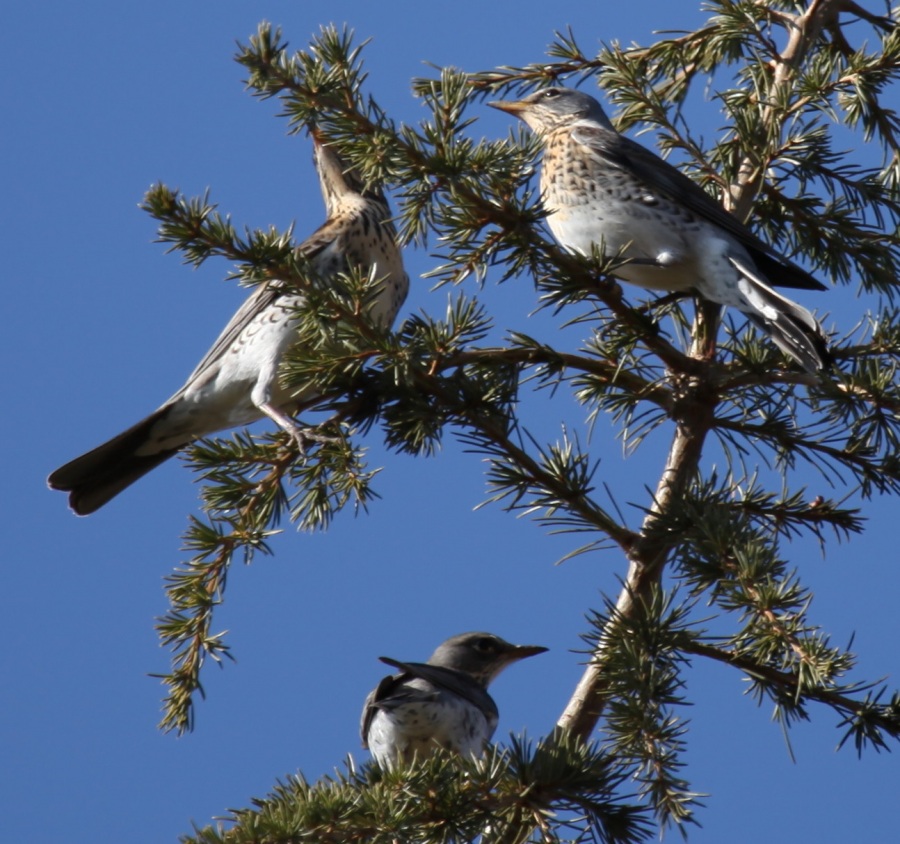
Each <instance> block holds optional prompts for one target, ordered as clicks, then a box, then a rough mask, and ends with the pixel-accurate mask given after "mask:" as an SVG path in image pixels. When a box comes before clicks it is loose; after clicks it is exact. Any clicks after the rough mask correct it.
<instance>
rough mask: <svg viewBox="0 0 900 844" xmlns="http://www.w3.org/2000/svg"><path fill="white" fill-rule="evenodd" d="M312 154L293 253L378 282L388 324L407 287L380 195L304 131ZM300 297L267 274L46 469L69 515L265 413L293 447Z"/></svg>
mask: <svg viewBox="0 0 900 844" xmlns="http://www.w3.org/2000/svg"><path fill="white" fill-rule="evenodd" d="M313 142H314V150H315V153H314V160H315V165H316V169H317V171H318V174H319V182H320V185H321V188H322V196H323V197H324V199H325V205H326V209H327V214H328V218H327V220H326V221H325V223H324V224H323V225H322V226H320V227H319V228H318V229H317V230H316V231H315V232H314V233H313V234H312V235H310V236H309V237H308V238H307V239H306V240H305V241H304V242H303V243H302V244H300V246H299V247H297V251H298V253H299V255H300V257H302V258H303V259H304V260H305V261H307V262H308V265H309V266H310V268H311V273H312V274H313V275H314V277H315V279H316V280H317V281H323V280H324V281H325V282H326V283H327V279H328V278H330V277H335V276H336V275H337V274H339V273H349V272H351V271H354V270H358V271H360V272H362V273H364V274H366V275H368V276H370V277H372V278H374V279H376V280H377V282H378V283H379V284H380V287H379V289H378V292H377V295H376V296H374V297H373V301H372V303H371V306H370V316H371V318H372V320H373V321H374V322H376V323H378V324H381V325H385V326H389V325H390V324H392V323H393V321H394V318H395V317H396V315H397V312H398V310H399V309H400V306H401V305H402V304H403V302H404V300H405V298H406V293H407V290H408V288H409V278H408V276H407V274H406V272H405V271H404V269H403V259H402V257H401V254H400V249H399V247H398V245H397V236H396V232H395V229H394V226H393V224H392V222H391V212H390V208H389V207H388V204H387V200H386V199H385V196H384V193H383V192H382V191H381V190H380V189H379V188H377V187H372V186H367V185H365V184H364V183H363V181H362V180H361V179H360V177H359V175H358V174H357V173H356V172H355V171H354V170H353V169H352V168H350V167H348V166H347V165H346V164H345V163H344V162H343V161H342V160H341V158H340V157H339V156H338V154H337V152H336V151H335V150H334V149H333V148H332V147H330V146H328V145H327V144H325V143H324V142H323V141H322V140H321V138H320V137H318V134H317V133H316V132H313ZM302 301H303V294H302V293H299V292H297V289H296V287H293V286H288V285H286V284H285V283H284V282H283V281H280V280H278V279H273V280H272V281H269V282H267V283H264V284H261V285H260V286H259V287H257V288H256V290H255V291H254V292H253V293H252V294H251V295H250V296H249V297H248V298H247V300H246V301H245V302H244V304H243V305H242V306H241V307H240V308H239V309H238V311H237V312H236V313H235V315H234V316H233V317H232V318H231V321H230V322H229V323H228V325H226V326H225V329H224V330H223V331H222V333H221V334H220V335H219V337H218V339H217V340H216V341H215V343H213V345H212V348H210V350H209V351H208V352H207V354H206V356H205V357H204V358H203V360H201V361H200V363H199V364H198V365H197V367H196V369H194V371H193V372H192V373H191V375H190V376H189V377H188V379H187V381H185V383H184V386H182V387H181V389H180V390H178V392H177V393H175V394H174V395H173V396H172V397H171V398H170V399H168V400H167V401H166V402H164V403H163V404H162V405H161V406H160V407H159V408H158V409H157V410H155V411H154V412H153V413H151V414H150V415H149V416H148V417H147V418H146V419H143V420H141V421H140V422H138V423H137V424H136V425H133V426H132V427H131V428H129V429H128V430H127V431H124V432H123V433H121V434H119V435H118V436H116V437H113V438H112V439H111V440H109V441H108V442H105V443H103V445H100V446H98V447H97V448H95V449H93V450H91V451H89V452H87V453H86V454H83V455H81V456H80V457H76V458H75V459H74V460H72V461H70V462H69V463H66V464H65V465H64V466H62V467H60V468H59V469H57V470H56V471H55V472H53V473H52V474H51V475H50V477H49V478H48V484H49V485H50V486H51V487H52V488H53V489H59V490H63V491H66V492H68V493H69V506H70V507H71V508H72V510H74V511H75V512H76V513H77V514H78V515H87V514H88V513H93V512H94V511H95V510H97V509H99V508H100V507H102V506H103V505H104V504H106V503H107V502H108V501H109V500H110V499H112V498H113V497H115V496H116V495H118V494H119V493H120V492H122V490H124V489H126V488H127V487H128V486H130V485H131V484H133V483H134V482H135V481H137V480H138V479H139V478H141V477H142V476H143V475H145V474H146V473H147V472H149V471H150V470H151V469H154V468H155V467H156V466H158V465H159V464H160V463H162V462H164V461H165V460H168V459H169V458H170V457H172V456H173V455H174V454H177V453H178V451H180V450H181V449H183V448H184V447H185V446H187V445H190V444H191V443H192V442H194V441H195V440H197V439H199V438H201V437H205V436H208V435H210V434H213V433H215V432H217V431H221V430H224V429H226V428H233V427H236V426H240V425H247V424H249V423H251V422H254V421H256V420H258V419H261V418H263V417H268V418H269V419H271V420H272V421H273V422H274V423H275V424H276V425H277V426H278V427H279V428H281V429H283V430H284V431H287V432H288V433H289V434H290V435H291V436H292V437H293V438H294V439H295V440H296V441H297V442H298V443H300V444H301V445H302V444H303V443H305V442H307V441H308V439H305V437H306V434H305V432H304V431H303V430H302V429H301V428H300V427H299V426H298V424H297V423H296V422H295V421H294V419H293V418H291V413H292V412H293V411H295V410H296V409H298V408H300V407H302V406H305V405H308V404H309V403H310V402H311V401H313V400H314V399H315V398H316V395H315V392H314V391H312V390H310V391H306V392H304V391H302V390H301V391H299V393H298V392H291V393H289V392H288V391H287V390H285V388H284V387H283V386H282V384H281V383H280V381H279V364H280V363H281V360H282V358H283V356H284V354H285V352H286V351H287V350H288V349H290V348H291V347H292V346H294V345H295V344H296V342H297V339H298V336H297V324H296V319H295V316H294V315H295V312H296V308H297V307H298V306H299V305H300V304H301V303H302Z"/></svg>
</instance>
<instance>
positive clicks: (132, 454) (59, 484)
mask: <svg viewBox="0 0 900 844" xmlns="http://www.w3.org/2000/svg"><path fill="white" fill-rule="evenodd" d="M167 412H168V408H166V407H162V408H160V409H159V410H157V411H156V412H155V413H152V414H151V415H150V416H148V417H147V418H146V419H143V420H141V421H140V422H138V423H137V424H136V425H132V427H130V428H129V429H128V430H127V431H123V432H122V433H121V434H119V435H118V436H116V437H113V438H112V439H111V440H109V441H108V442H105V443H103V445H100V446H97V448H95V449H92V450H91V451H89V452H87V453H86V454H82V455H81V456H80V457H76V458H75V459H74V460H71V461H69V462H68V463H66V464H65V466H60V468H59V469H57V470H56V471H55V472H53V474H51V475H50V477H49V478H47V483H48V484H49V486H50V487H51V488H52V489H59V490H63V491H65V492H68V493H69V506H70V507H71V508H72V510H73V511H74V512H75V513H77V514H78V515H79V516H87V515H88V514H89V513H93V512H94V511H95V510H99V509H100V508H101V507H102V506H103V505H104V504H106V503H107V502H108V501H109V500H110V499H112V498H114V497H115V496H117V495H118V494H119V493H120V492H122V490H124V489H126V488H127V487H129V486H131V484H133V483H134V482H135V481H136V480H138V479H139V478H142V477H143V476H144V475H146V474H147V472H149V471H150V470H151V469H155V468H156V467H157V466H159V464H160V463H163V462H164V461H166V460H168V459H169V458H170V457H172V455H174V454H176V453H177V452H178V450H179V449H178V448H169V449H165V450H163V451H159V452H156V453H153V454H137V453H136V452H137V451H138V450H139V449H140V448H141V446H143V445H144V444H145V443H146V442H147V441H148V440H149V439H150V434H151V431H152V430H153V428H154V426H155V425H156V424H157V423H158V422H159V421H160V420H161V419H163V418H164V417H165V415H166V413H167ZM185 444H186V443H185Z"/></svg>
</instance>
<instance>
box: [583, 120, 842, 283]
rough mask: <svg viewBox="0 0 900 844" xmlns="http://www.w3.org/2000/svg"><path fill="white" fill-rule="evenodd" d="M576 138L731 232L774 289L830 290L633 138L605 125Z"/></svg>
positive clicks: (589, 128) (653, 187) (614, 164)
mask: <svg viewBox="0 0 900 844" xmlns="http://www.w3.org/2000/svg"><path fill="white" fill-rule="evenodd" d="M572 137H573V139H574V140H575V141H577V142H578V143H580V144H582V145H584V146H586V147H587V148H588V149H590V150H591V151H592V152H593V153H595V154H597V155H599V156H600V157H602V158H603V159H604V161H605V162H607V163H608V164H612V165H613V166H614V167H618V168H619V169H622V170H627V171H629V172H631V173H633V174H634V175H635V176H637V177H638V178H639V179H640V180H641V181H642V182H644V184H646V185H647V187H648V188H650V189H651V190H653V191H660V192H661V193H664V194H666V195H668V196H670V197H672V199H674V200H675V201H676V202H678V203H680V204H681V205H684V206H685V207H686V208H688V209H690V210H691V211H693V212H694V213H695V214H696V215H697V216H698V217H702V218H704V219H706V220H708V221H709V222H711V223H713V224H715V225H716V226H718V227H719V228H721V229H724V230H725V231H726V232H728V233H729V234H730V235H731V236H732V237H734V239H735V240H737V241H738V242H739V243H740V244H741V245H742V246H744V248H746V249H747V251H748V252H750V255H751V257H752V258H753V261H754V263H755V264H756V265H757V266H758V267H759V269H760V271H761V272H762V273H763V274H764V275H765V276H766V278H767V279H768V280H769V283H770V284H775V285H778V286H779V287H794V288H798V289H802V290H826V289H827V288H826V287H825V285H824V284H822V282H820V281H819V280H818V279H816V278H814V277H813V276H812V275H810V274H809V273H808V272H806V270H804V269H803V268H802V267H800V266H798V265H797V264H795V263H794V262H793V261H791V260H790V259H788V258H786V257H784V256H783V255H781V254H779V253H778V252H777V251H776V250H775V249H773V248H772V247H771V246H770V245H769V244H768V243H766V242H765V241H764V240H762V239H761V238H759V237H757V236H756V235H755V234H754V233H753V232H752V231H750V229H748V228H747V226H745V225H744V224H743V223H742V222H741V221H740V220H739V219H738V218H737V217H735V216H734V215H733V214H729V213H728V212H727V211H726V210H725V209H724V208H723V207H722V206H721V205H719V203H718V202H716V201H715V200H714V199H713V198H712V197H711V196H710V195H709V194H708V193H706V191H704V190H703V189H702V188H701V187H700V186H699V185H698V184H696V183H695V182H693V181H692V180H691V179H689V178H688V177H687V176H685V175H684V173H682V172H681V171H680V170H679V169H677V168H676V167H673V166H672V165H671V164H669V162H668V161H665V160H664V159H662V158H660V157H659V156H658V155H657V154H656V153H655V152H653V151H652V150H649V149H647V148H646V147H644V146H641V144H639V143H637V142H635V141H632V140H631V138H627V137H625V135H620V134H619V133H618V132H612V131H610V130H609V129H604V128H603V127H601V126H587V125H583V124H582V125H577V126H574V127H573V128H572Z"/></svg>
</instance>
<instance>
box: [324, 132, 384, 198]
mask: <svg viewBox="0 0 900 844" xmlns="http://www.w3.org/2000/svg"><path fill="white" fill-rule="evenodd" d="M311 134H312V138H313V161H314V163H315V165H316V172H317V173H318V174H319V185H320V186H321V188H322V198H323V199H324V200H325V208H326V210H327V212H328V216H331V215H332V214H334V213H335V212H336V211H337V209H338V206H339V205H340V203H341V200H342V199H344V198H345V197H347V196H350V195H356V196H362V197H365V198H366V199H373V200H376V201H378V202H382V203H386V202H387V201H386V200H385V198H384V192H383V191H382V190H381V188H379V187H375V186H372V185H367V184H366V183H365V182H364V181H363V179H362V177H361V176H360V175H359V173H358V172H357V170H356V169H355V168H353V167H351V166H350V165H349V164H347V162H345V161H344V159H343V158H341V156H340V155H338V153H337V150H336V149H335V148H334V147H333V146H332V145H331V144H329V143H328V142H327V141H326V140H324V138H322V136H321V135H320V134H319V132H318V131H317V130H315V129H314V130H313V131H312V133H311Z"/></svg>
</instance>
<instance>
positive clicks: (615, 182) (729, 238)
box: [489, 87, 831, 373]
mask: <svg viewBox="0 0 900 844" xmlns="http://www.w3.org/2000/svg"><path fill="white" fill-rule="evenodd" d="M489 105H491V106H493V107H494V108H498V109H500V110H501V111H505V112H508V113H509V114H512V115H515V116H516V117H518V118H520V119H521V120H523V121H524V122H525V123H526V124H527V125H528V126H529V128H531V130H532V131H534V132H535V133H536V134H537V135H538V136H539V137H540V139H541V141H542V143H543V147H544V155H543V162H542V166H541V194H542V197H543V203H544V207H545V209H546V210H547V211H548V212H549V213H548V217H547V224H548V225H549V226H550V230H551V231H552V232H553V235H554V237H555V238H556V239H557V240H558V241H559V243H560V244H561V245H562V246H563V247H564V248H565V249H567V250H569V251H571V252H576V253H581V254H582V255H590V254H591V247H593V246H597V247H600V246H601V242H602V248H603V249H604V251H605V252H606V253H607V254H609V255H617V254H618V255H621V257H623V258H625V259H627V260H628V262H627V263H626V264H624V265H623V266H621V267H618V268H617V269H616V271H615V275H617V276H619V277H621V278H623V279H624V280H625V281H628V282H631V283H632V284H636V285H638V286H640V287H646V288H650V289H652V290H668V291H680V290H684V291H693V292H696V293H697V294H699V295H700V296H701V297H702V298H704V299H708V300H710V301H712V302H718V303H719V304H721V305H726V306H730V307H733V308H737V309H738V310H739V311H742V312H743V313H745V314H746V315H747V317H748V318H749V319H750V320H751V322H753V323H754V324H755V325H756V326H758V327H759V328H761V329H762V330H763V331H765V332H766V333H767V334H768V335H769V337H771V339H772V341H773V342H774V343H775V345H776V346H778V348H779V349H781V350H782V351H783V352H785V353H786V354H788V355H789V356H790V357H792V358H794V360H796V361H797V362H798V363H799V364H800V365H801V366H803V367H804V368H805V369H806V370H808V371H809V372H813V373H815V372H818V371H820V370H822V369H825V368H826V367H827V366H828V365H829V364H830V363H831V354H830V353H829V351H828V346H827V341H826V339H825V335H824V333H823V331H822V329H821V327H820V326H819V324H818V323H817V322H816V320H815V318H814V317H813V316H812V314H810V313H809V311H807V310H806V309H805V308H803V307H801V306H800V305H798V304H796V303H795V302H792V301H791V300H790V299H787V298H785V297H784V296H782V295H780V294H779V293H776V292H775V291H774V290H773V289H772V287H771V285H772V284H777V285H780V286H782V287H794V288H801V289H805V290H825V289H826V288H825V286H824V285H823V284H821V283H820V282H819V281H817V280H816V279H815V278H813V277H812V276H811V275H810V274H809V273H807V272H806V271H805V270H804V269H802V268H801V267H799V266H797V265H796V264H795V263H794V262H793V261H790V260H788V259H787V258H785V257H784V256H782V255H780V254H779V253H778V252H776V251H775V250H774V249H772V247H771V246H769V245H768V244H767V243H765V242H764V241H763V240H761V239H760V238H758V237H757V236H756V235H755V234H753V232H751V231H750V230H749V229H748V228H747V227H746V226H745V225H744V224H743V223H742V222H741V221H740V220H738V219H737V217H735V216H734V215H732V214H730V213H729V212H728V211H726V210H725V209H724V208H722V207H721V206H720V205H719V204H718V203H717V202H716V201H715V200H713V199H712V197H710V196H709V195H708V194H707V193H706V192H705V191H704V190H703V189H702V188H700V187H699V186H698V185H697V184H695V183H694V182H693V181H691V180H690V179H689V178H688V177H687V176H685V175H684V174H683V173H682V172H681V171H679V170H677V169H676V168H675V167H673V166H672V165H671V164H669V163H668V162H666V161H664V160H663V159H662V158H660V157H659V156H658V155H656V154H655V153H653V152H651V151H650V150H648V149H646V148H645V147H643V146H641V145H640V144H638V143H635V142H634V141H632V140H631V139H629V138H627V137H625V136H624V135H620V134H619V133H618V132H617V131H616V130H615V129H614V128H613V125H612V123H611V122H610V120H609V118H608V117H607V116H606V113H605V112H604V111H603V108H602V107H601V105H600V103H598V102H597V100H595V99H594V98H593V97H591V96H590V95H588V94H585V93H583V92H581V91H575V90H573V89H570V88H560V87H550V88H543V89H541V90H539V91H536V92H534V93H533V94H530V95H529V96H527V97H525V98H524V99H522V100H517V101H499V102H493V103H489Z"/></svg>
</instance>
